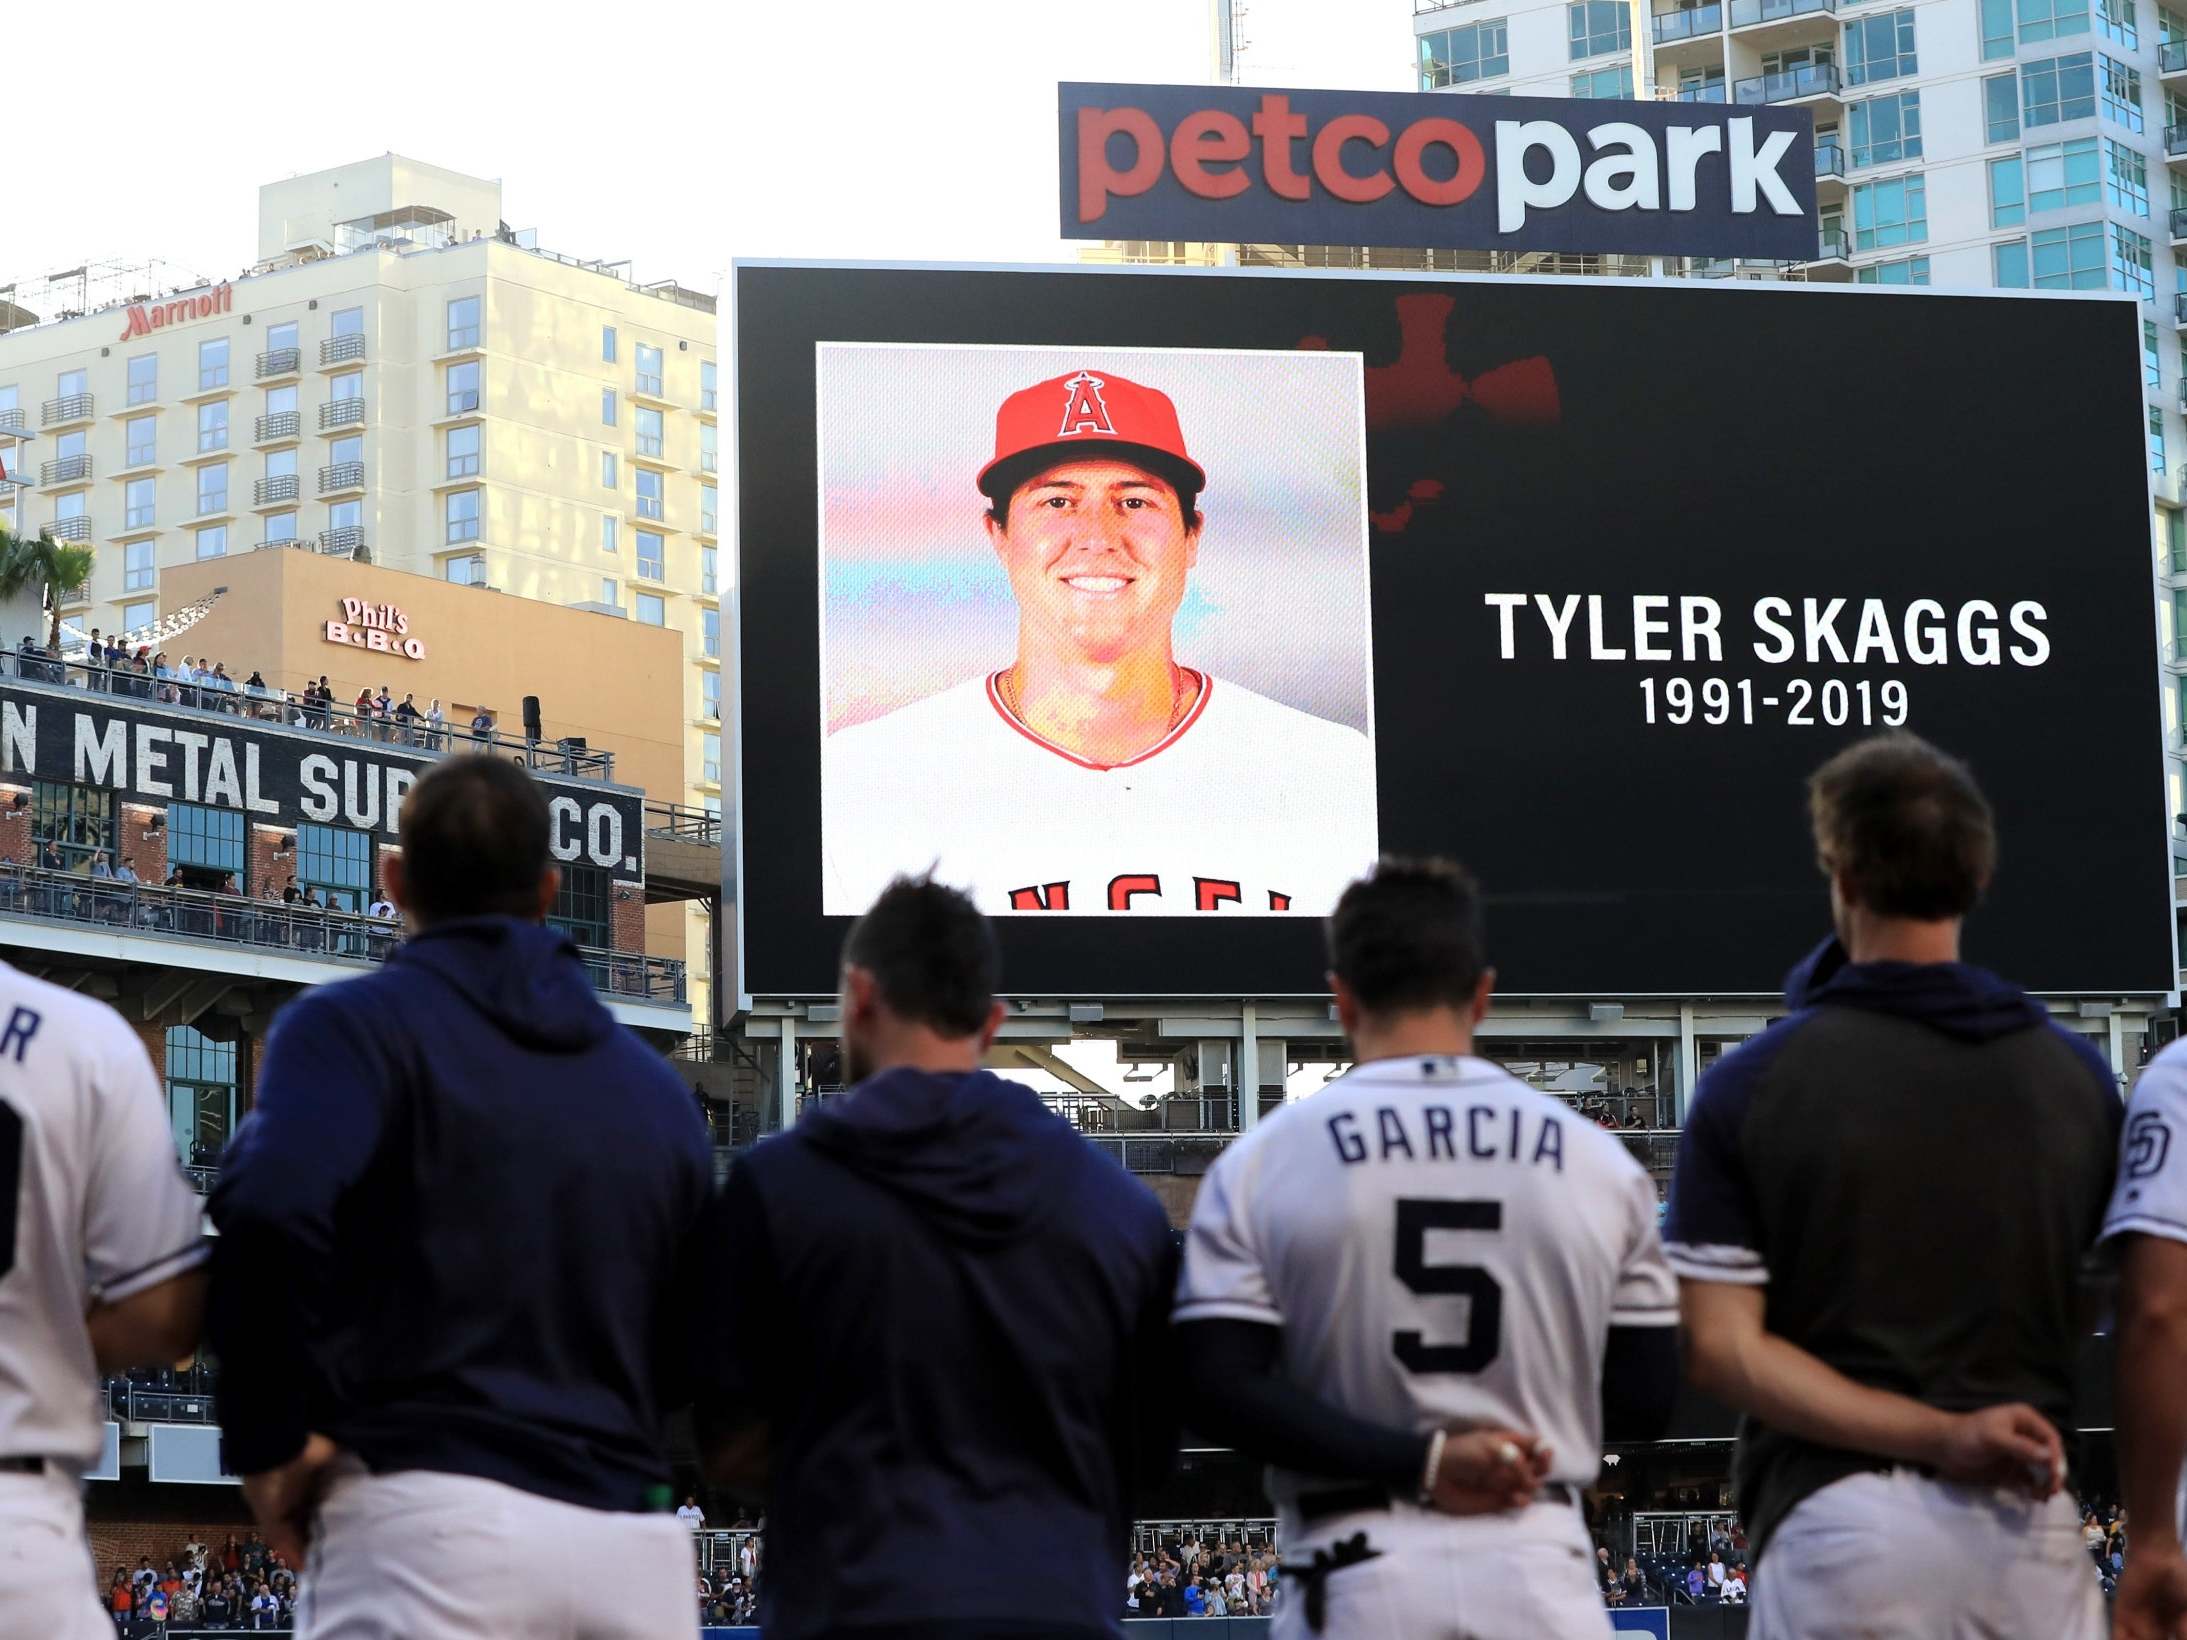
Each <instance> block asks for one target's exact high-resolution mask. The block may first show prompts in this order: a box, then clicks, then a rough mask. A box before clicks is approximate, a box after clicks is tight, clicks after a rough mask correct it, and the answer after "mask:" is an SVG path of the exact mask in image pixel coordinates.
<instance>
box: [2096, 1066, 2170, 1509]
mask: <svg viewBox="0 0 2187 1640" xmlns="http://www.w3.org/2000/svg"><path fill="white" fill-rule="evenodd" d="M2115 1236H2162V1237H2163V1238H2164V1239H2165V1240H2167V1241H2180V1242H2187V1040H2182V1041H2178V1042H2174V1043H2172V1044H2171V1045H2170V1046H2169V1047H2167V1048H2166V1049H2165V1050H2164V1051H2163V1052H2162V1053H2160V1054H2158V1055H2157V1056H2156V1058H2154V1059H2152V1060H2150V1061H2149V1063H2148V1064H2147V1065H2145V1066H2143V1067H2142V1073H2141V1080H2140V1081H2139V1082H2136V1083H2135V1084H2134V1096H2133V1098H2132V1099H2130V1100H2129V1101H2128V1102H2127V1106H2126V1127H2125V1129H2124V1131H2122V1132H2121V1133H2120V1135H2119V1175H2118V1182H2117V1183H2116V1184H2114V1185H2113V1186H2112V1187H2111V1206H2110V1209H2109V1210H2108V1211H2107V1212H2106V1213H2105V1214H2104V1220H2103V1236H2102V1238H2101V1239H2102V1240H2104V1241H2110V1240H2111V1239H2112V1238H2113V1237H2115ZM2179 1515H2180V1520H2181V1521H2182V1523H2187V1473H2183V1474H2182V1475H2181V1477H2180V1502H2179Z"/></svg>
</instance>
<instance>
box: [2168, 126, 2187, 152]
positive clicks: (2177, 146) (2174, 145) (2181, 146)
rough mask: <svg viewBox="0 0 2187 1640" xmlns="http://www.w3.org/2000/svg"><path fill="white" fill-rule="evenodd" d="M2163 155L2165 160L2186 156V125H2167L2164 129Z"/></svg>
mask: <svg viewBox="0 0 2187 1640" xmlns="http://www.w3.org/2000/svg"><path fill="white" fill-rule="evenodd" d="M2164 155H2165V158H2167V159H2179V158H2181V157H2183V156H2187V125H2167V126H2166V127H2165V128H2164Z"/></svg>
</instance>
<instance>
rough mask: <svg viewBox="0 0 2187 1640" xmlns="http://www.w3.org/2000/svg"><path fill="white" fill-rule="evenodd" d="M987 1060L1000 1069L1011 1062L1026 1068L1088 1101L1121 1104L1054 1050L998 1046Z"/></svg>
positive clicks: (1028, 1045) (1035, 1044)
mask: <svg viewBox="0 0 2187 1640" xmlns="http://www.w3.org/2000/svg"><path fill="white" fill-rule="evenodd" d="M989 1059H990V1062H991V1063H997V1064H998V1065H999V1066H1000V1068H1003V1069H1007V1068H1008V1067H1009V1065H1010V1063H1011V1062H1012V1061H1013V1060H1014V1061H1016V1062H1018V1063H1020V1064H1025V1065H1030V1066H1031V1067H1032V1068H1033V1069H1034V1070H1036V1071H1046V1072H1047V1073H1048V1074H1049V1075H1050V1076H1052V1077H1054V1078H1055V1079H1056V1080H1057V1081H1059V1082H1061V1083H1062V1084H1063V1085H1064V1086H1065V1087H1068V1088H1073V1089H1075V1090H1076V1091H1078V1092H1080V1093H1083V1094H1086V1095H1087V1096H1089V1097H1090V1098H1094V1099H1107V1100H1109V1101H1111V1102H1112V1103H1116V1104H1121V1103H1123V1101H1122V1100H1121V1099H1119V1098H1118V1097H1117V1095H1115V1094H1113V1093H1111V1092H1110V1091H1109V1090H1108V1089H1107V1088H1105V1087H1103V1086H1102V1085H1101V1084H1100V1083H1099V1082H1096V1081H1095V1080H1094V1079H1093V1078H1092V1077H1090V1076H1088V1075H1087V1074H1086V1073H1085V1072H1084V1071H1082V1070H1080V1069H1079V1068H1078V1067H1077V1066H1075V1065H1073V1064H1071V1063H1070V1062H1069V1061H1068V1060H1066V1059H1063V1058H1061V1057H1060V1056H1059V1055H1058V1054H1057V1053H1056V1052H1055V1050H1054V1049H1052V1048H1048V1047H1045V1046H1043V1045H1042V1044H1040V1043H1038V1042H1010V1043H1002V1042H998V1043H996V1044H995V1047H994V1050H993V1051H992V1053H991V1054H990V1055H989Z"/></svg>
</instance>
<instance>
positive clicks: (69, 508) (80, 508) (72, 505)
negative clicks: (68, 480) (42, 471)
mask: <svg viewBox="0 0 2187 1640" xmlns="http://www.w3.org/2000/svg"><path fill="white" fill-rule="evenodd" d="M90 513H91V503H90V497H89V496H88V495H87V494H86V493H85V492H84V491H82V490H71V491H70V492H69V493H68V494H66V495H64V496H58V497H56V498H55V499H54V503H53V516H54V517H55V518H87V517H89V516H90Z"/></svg>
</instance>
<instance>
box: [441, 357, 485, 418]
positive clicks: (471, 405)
mask: <svg viewBox="0 0 2187 1640" xmlns="http://www.w3.org/2000/svg"><path fill="white" fill-rule="evenodd" d="M478 374H479V367H478V360H476V359H466V360H464V361H463V363H461V364H452V365H450V366H449V367H448V414H450V415H451V416H468V415H469V414H471V412H472V411H474V410H476V409H477V408H478Z"/></svg>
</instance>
